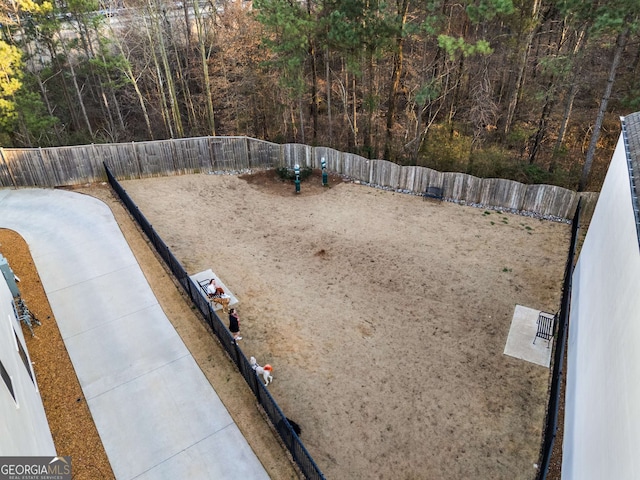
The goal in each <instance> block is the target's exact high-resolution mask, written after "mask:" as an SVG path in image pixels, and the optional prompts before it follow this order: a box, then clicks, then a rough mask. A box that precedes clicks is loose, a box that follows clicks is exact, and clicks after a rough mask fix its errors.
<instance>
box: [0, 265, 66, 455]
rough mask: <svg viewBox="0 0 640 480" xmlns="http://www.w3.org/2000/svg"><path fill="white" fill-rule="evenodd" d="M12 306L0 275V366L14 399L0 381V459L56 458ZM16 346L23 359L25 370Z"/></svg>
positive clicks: (10, 295) (3, 382)
mask: <svg viewBox="0 0 640 480" xmlns="http://www.w3.org/2000/svg"><path fill="white" fill-rule="evenodd" d="M12 305H13V295H12V294H11V292H10V290H9V286H8V285H7V283H6V281H5V279H4V277H3V276H2V275H0V362H2V366H3V367H4V369H5V371H6V373H7V374H8V376H9V378H10V383H11V385H12V387H13V393H14V395H15V400H14V397H13V396H12V395H11V392H10V390H9V388H8V387H7V383H6V381H5V380H4V379H0V456H49V455H51V456H53V455H55V454H56V451H55V446H54V444H53V438H52V437H51V431H50V430H49V424H48V423H47V417H46V415H45V412H44V407H43V405H42V399H41V397H40V393H39V391H38V388H37V384H36V383H35V374H33V369H31V368H30V366H31V360H30V358H29V356H28V355H29V354H28V352H27V350H26V347H25V341H24V336H23V333H22V328H21V325H20V323H19V322H18V320H17V319H16V316H15V314H14V309H13V306H12ZM18 342H20V343H18ZM19 346H21V347H22V349H23V352H24V353H25V355H26V358H27V363H28V366H29V370H27V368H28V367H27V365H26V364H25V362H24V361H23V359H22V357H21V355H20V350H19ZM30 373H31V375H30ZM32 376H33V380H32Z"/></svg>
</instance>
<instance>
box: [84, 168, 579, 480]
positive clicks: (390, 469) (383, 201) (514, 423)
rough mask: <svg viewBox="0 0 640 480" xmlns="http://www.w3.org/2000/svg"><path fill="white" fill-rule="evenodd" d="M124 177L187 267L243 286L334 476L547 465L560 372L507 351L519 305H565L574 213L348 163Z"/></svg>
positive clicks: (517, 470)
mask: <svg viewBox="0 0 640 480" xmlns="http://www.w3.org/2000/svg"><path fill="white" fill-rule="evenodd" d="M123 185H124V187H125V188H126V190H127V191H128V192H129V194H130V195H131V196H132V198H133V199H134V201H135V202H136V203H137V204H138V206H139V207H140V209H141V210H142V211H143V212H144V214H145V215H146V216H147V218H148V219H149V220H150V222H151V223H152V224H153V225H154V228H155V229H156V230H157V231H158V232H159V233H160V235H161V236H162V238H163V239H164V240H165V242H166V243H167V244H168V245H169V247H170V248H171V249H172V251H173V252H174V254H175V255H176V256H177V258H178V259H179V260H180V261H181V262H182V263H183V265H184V266H185V268H186V270H187V271H188V272H189V273H197V272H200V271H203V270H206V269H208V268H211V269H213V271H214V272H216V274H217V275H218V276H219V277H220V278H221V280H222V281H223V282H224V283H225V284H226V285H227V287H228V288H229V289H230V290H231V291H232V292H233V293H234V294H235V295H236V296H237V297H238V299H239V301H240V303H239V305H238V309H239V313H240V318H241V329H242V334H243V336H244V339H243V340H242V341H241V342H240V344H241V348H242V349H243V350H244V352H245V353H246V354H247V355H253V356H255V357H256V358H257V359H258V361H259V362H260V363H261V364H265V363H270V364H271V365H273V367H274V377H275V380H274V383H272V384H271V385H270V387H269V388H270V391H271V393H272V394H273V395H274V397H275V399H276V400H277V401H278V403H279V405H280V406H281V407H282V409H283V411H284V412H285V414H286V415H287V416H288V417H290V418H292V419H294V420H296V422H298V423H299V424H300V425H301V427H302V435H301V438H302V440H303V441H304V443H305V445H306V447H307V448H308V450H309V452H310V453H311V455H312V456H313V457H314V459H315V460H316V462H317V463H318V465H319V466H320V468H321V469H322V471H323V472H324V473H325V475H326V476H327V478H332V479H333V478H335V479H346V478H349V479H359V478H363V479H364V478H366V479H369V478H381V479H433V478H447V479H468V478H483V479H484V478H491V479H530V478H533V477H534V476H535V473H536V472H535V469H534V465H533V464H534V463H535V462H536V461H537V460H538V453H539V447H540V440H541V428H542V424H543V420H544V411H545V406H546V401H547V386H548V378H549V370H548V369H545V368H542V367H539V366H536V365H533V364H529V363H527V362H524V361H522V360H518V359H514V358H511V357H507V356H505V355H503V354H502V352H503V349H504V345H505V342H506V339H507V334H508V331H509V326H510V322H511V317H512V314H513V310H514V307H515V305H516V304H521V305H525V306H528V307H532V308H537V309H541V310H546V311H556V310H557V308H558V305H559V300H560V288H561V281H562V274H563V268H564V263H565V258H566V253H567V249H568V242H569V234H570V231H569V226H568V225H565V224H560V223H552V222H548V221H541V220H536V219H532V218H527V217H520V216H516V215H510V214H505V213H498V212H493V211H489V210H482V209H477V208H471V207H463V206H459V205H454V204H450V203H446V202H444V203H435V202H431V201H423V200H422V199H421V198H420V197H416V196H410V195H404V194H398V193H394V192H389V191H384V190H379V189H374V188H370V187H366V186H362V185H356V184H352V183H343V182H341V181H340V179H339V178H336V177H332V179H331V188H323V187H322V186H320V181H319V179H318V178H317V176H316V177H315V178H312V179H310V180H307V181H305V182H303V184H302V188H301V193H300V194H298V195H295V194H294V187H293V185H292V184H291V183H282V182H280V181H279V180H278V179H276V178H275V177H274V174H273V173H270V172H267V173H260V174H256V175H251V176H241V177H238V176H230V175H221V176H218V175H189V176H177V177H164V178H154V179H147V180H135V181H126V182H123ZM91 190H94V189H88V190H87V192H86V193H91ZM148 278H149V276H148ZM150 282H151V283H152V286H153V283H154V282H153V277H151V279H150ZM154 290H155V287H154ZM156 295H158V292H156ZM159 296H162V295H159ZM180 301H182V302H183V300H180ZM182 305H184V304H182ZM163 308H165V310H166V308H168V307H164V305H163ZM175 308H176V309H178V310H179V308H184V307H183V306H182V307H180V306H177V305H176V307H175ZM180 330H182V331H180ZM186 330H187V328H186V327H184V328H181V329H179V332H180V334H181V335H182V336H183V338H185V343H187V345H189V343H190V342H189V337H190V336H193V337H194V338H192V340H193V341H195V342H196V343H198V344H199V346H195V347H191V346H190V347H189V348H191V349H192V352H194V351H196V350H197V349H199V348H201V349H205V350H206V349H209V348H210V347H209V346H208V345H209V342H211V341H212V340H211V338H210V337H209V336H207V337H208V338H204V337H205V335H204V334H203V333H202V332H198V331H196V330H194V331H192V332H191V331H186ZM194 355H195V354H194ZM227 363H228V362H227ZM228 367H229V366H228V364H227V365H226V366H225V367H224V368H228ZM225 371H226V370H225ZM205 373H206V372H205ZM225 375H227V376H228V378H233V377H234V375H233V373H226V374H225ZM236 376H237V377H239V375H236ZM234 381H235V379H234ZM212 383H214V382H212ZM214 388H216V389H217V387H216V386H215V384H214ZM237 388H239V389H241V388H242V387H241V386H237ZM221 397H222V396H221ZM223 401H225V400H224V399H223ZM227 401H228V400H227ZM225 403H226V402H225ZM231 413H232V415H234V412H231ZM238 413H239V412H238V411H237V409H236V412H235V414H238ZM241 429H242V427H241ZM245 434H247V433H245ZM250 435H251V434H250V433H249V435H248V437H250ZM249 440H250V442H251V439H250V438H249ZM252 446H253V444H252ZM254 449H255V450H256V452H257V453H258V454H259V455H260V451H259V450H260V447H258V448H256V447H255V446H254Z"/></svg>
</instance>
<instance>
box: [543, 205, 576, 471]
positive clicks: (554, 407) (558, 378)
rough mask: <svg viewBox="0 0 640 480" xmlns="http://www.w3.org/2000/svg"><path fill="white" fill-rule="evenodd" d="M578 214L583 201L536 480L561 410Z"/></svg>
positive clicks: (573, 233) (570, 257)
mask: <svg viewBox="0 0 640 480" xmlns="http://www.w3.org/2000/svg"><path fill="white" fill-rule="evenodd" d="M581 212H582V201H579V202H578V205H577V207H576V212H575V214H574V216H573V221H572V224H571V242H570V245H569V253H568V255H567V263H566V266H565V269H564V281H563V284H562V299H561V300H560V312H559V313H558V332H557V333H556V341H555V348H554V352H553V373H552V374H551V387H550V389H549V390H550V391H549V405H548V407H547V420H546V423H545V429H544V437H543V440H542V447H541V450H540V463H539V465H540V469H539V470H538V475H537V477H536V479H537V480H545V479H546V478H547V474H548V473H549V465H550V463H551V457H552V455H553V447H554V444H555V439H556V433H557V431H558V410H559V407H560V395H561V393H562V378H563V375H564V353H565V348H566V345H567V333H568V328H569V313H570V309H571V282H572V277H573V268H574V266H575V260H576V259H575V256H576V248H577V245H578V231H579V229H580V216H581Z"/></svg>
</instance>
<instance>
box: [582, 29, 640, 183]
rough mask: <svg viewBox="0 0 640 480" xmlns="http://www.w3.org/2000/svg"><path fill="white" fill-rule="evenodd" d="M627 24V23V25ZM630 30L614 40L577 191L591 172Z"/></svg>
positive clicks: (626, 30) (621, 33)
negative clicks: (612, 51)
mask: <svg viewBox="0 0 640 480" xmlns="http://www.w3.org/2000/svg"><path fill="white" fill-rule="evenodd" d="M627 24H628V23H627ZM629 32H630V28H629V27H626V28H625V29H624V30H623V31H621V32H620V33H619V34H618V38H617V39H616V48H615V51H614V54H613V60H612V62H611V68H610V69H609V76H608V78H607V85H606V86H605V89H604V94H603V95H602V100H600V108H599V109H598V116H597V117H596V123H595V125H594V127H593V133H592V134H591V142H590V143H589V149H588V150H587V156H586V157H585V161H584V167H582V175H581V176H580V183H579V185H578V191H579V192H582V191H584V189H585V187H586V186H587V180H588V179H589V173H590V172H591V165H592V164H593V159H594V157H595V153H596V146H597V145H598V139H599V138H600V130H601V129H602V123H603V122H604V116H605V114H606V113H607V104H608V103H609V98H610V97H611V90H612V89H613V84H614V82H615V80H616V73H617V70H618V65H620V58H621V57H622V52H623V51H624V48H625V46H626V45H627V39H628V38H629Z"/></svg>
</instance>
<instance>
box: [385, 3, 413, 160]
mask: <svg viewBox="0 0 640 480" xmlns="http://www.w3.org/2000/svg"><path fill="white" fill-rule="evenodd" d="M396 5H397V13H398V17H399V18H400V25H399V27H400V28H399V29H398V34H397V35H396V52H395V55H394V57H393V70H392V72H391V82H390V83H389V97H388V100H387V130H386V137H385V143H384V155H383V157H384V158H385V159H386V160H391V158H392V144H393V125H394V123H395V115H396V103H397V100H398V90H399V89H400V79H401V78H402V69H403V67H404V27H405V24H406V23H407V12H408V10H409V0H400V1H398V2H397V3H396Z"/></svg>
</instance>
